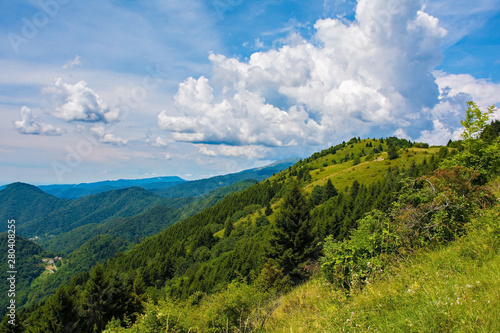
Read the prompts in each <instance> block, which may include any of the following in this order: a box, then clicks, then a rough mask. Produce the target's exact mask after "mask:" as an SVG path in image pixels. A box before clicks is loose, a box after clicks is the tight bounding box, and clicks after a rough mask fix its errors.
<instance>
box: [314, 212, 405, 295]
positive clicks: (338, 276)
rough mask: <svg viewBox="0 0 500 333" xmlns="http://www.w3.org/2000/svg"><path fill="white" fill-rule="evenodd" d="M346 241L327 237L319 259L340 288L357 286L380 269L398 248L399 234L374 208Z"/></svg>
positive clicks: (329, 278)
mask: <svg viewBox="0 0 500 333" xmlns="http://www.w3.org/2000/svg"><path fill="white" fill-rule="evenodd" d="M358 224H359V225H358V228H357V229H354V230H353V231H352V232H351V235H350V238H349V240H347V241H336V240H335V239H333V238H332V237H331V236H330V237H328V238H327V239H326V242H325V246H324V249H323V251H324V257H323V258H322V260H321V269H322V272H323V274H325V276H326V277H327V279H328V280H330V282H332V283H333V284H335V285H336V286H337V287H339V288H346V289H353V288H359V287H360V286H361V283H363V282H367V281H369V280H370V278H371V277H372V276H374V273H378V272H379V271H381V270H382V269H383V268H384V267H385V266H386V265H387V263H388V262H389V259H390V258H391V257H390V256H389V255H390V254H393V253H394V252H395V251H396V250H397V247H398V244H399V237H398V236H397V235H396V234H395V233H394V230H392V229H393V228H394V227H393V226H391V224H390V223H389V219H388V218H387V217H386V215H385V214H384V213H382V212H380V211H373V212H371V213H370V214H368V215H366V216H365V217H364V218H363V219H361V220H359V222H358Z"/></svg>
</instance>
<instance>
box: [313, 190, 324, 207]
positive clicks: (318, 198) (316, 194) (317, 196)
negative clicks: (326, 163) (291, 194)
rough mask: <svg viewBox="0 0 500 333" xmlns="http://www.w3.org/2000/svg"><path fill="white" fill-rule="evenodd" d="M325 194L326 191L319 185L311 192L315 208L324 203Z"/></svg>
mask: <svg viewBox="0 0 500 333" xmlns="http://www.w3.org/2000/svg"><path fill="white" fill-rule="evenodd" d="M324 192H325V191H324V188H323V186H319V185H316V186H314V188H313V190H312V192H311V202H312V204H313V205H314V206H317V205H319V204H320V203H321V202H323V198H324Z"/></svg>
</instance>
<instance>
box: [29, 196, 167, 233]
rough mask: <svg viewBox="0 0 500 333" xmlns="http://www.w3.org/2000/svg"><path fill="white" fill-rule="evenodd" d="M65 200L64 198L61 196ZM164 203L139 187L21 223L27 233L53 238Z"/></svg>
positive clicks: (85, 199)
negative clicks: (78, 228)
mask: <svg viewBox="0 0 500 333" xmlns="http://www.w3.org/2000/svg"><path fill="white" fill-rule="evenodd" d="M59 200H64V199H59ZM162 202H163V198H161V197H160V196H158V195H156V194H154V193H151V192H149V191H147V190H145V189H143V188H140V187H131V188H127V189H121V190H113V191H109V192H103V193H99V194H94V195H90V196H86V197H83V198H80V199H77V200H74V201H71V202H70V203H68V202H66V200H65V201H64V205H63V206H62V207H60V208H59V209H56V210H52V211H50V212H49V213H48V214H46V215H45V216H43V217H40V218H37V219H33V220H29V221H26V222H24V223H23V224H22V225H20V226H19V233H20V234H22V235H26V236H31V237H33V236H39V237H41V238H42V237H43V238H47V237H49V238H50V237H52V236H54V235H57V234H61V233H63V232H67V231H69V230H72V229H74V228H76V227H79V226H82V225H85V224H89V223H102V222H104V221H106V220H109V219H113V218H117V217H126V216H133V215H136V214H139V213H141V212H144V211H146V210H147V209H149V208H151V207H154V206H156V205H158V204H161V203H162Z"/></svg>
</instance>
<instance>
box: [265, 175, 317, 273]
mask: <svg viewBox="0 0 500 333" xmlns="http://www.w3.org/2000/svg"><path fill="white" fill-rule="evenodd" d="M275 224H276V229H275V230H274V233H273V239H272V241H271V249H270V253H269V257H270V258H272V259H274V260H275V261H276V262H277V264H278V266H279V267H282V268H283V270H284V275H285V276H287V275H289V276H290V278H291V279H292V280H293V281H295V282H298V281H300V280H302V279H304V278H305V275H304V273H303V272H301V271H300V270H299V269H298V265H299V264H300V263H302V262H304V261H305V260H306V258H308V257H309V255H310V251H311V249H310V246H311V241H312V239H311V235H310V225H309V207H308V203H307V201H306V200H305V198H304V195H303V194H302V192H301V189H300V188H299V186H298V184H297V183H296V182H292V183H291V184H290V187H289V188H288V190H287V192H286V194H285V196H284V197H283V204H282V206H281V209H280V211H279V212H278V214H277V216H276V220H275Z"/></svg>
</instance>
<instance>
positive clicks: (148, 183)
mask: <svg viewBox="0 0 500 333" xmlns="http://www.w3.org/2000/svg"><path fill="white" fill-rule="evenodd" d="M184 182H186V180H184V179H182V178H180V177H176V176H172V177H154V178H145V179H119V180H106V181H101V182H96V183H82V184H64V185H40V186H38V188H39V189H41V190H43V191H44V192H46V193H48V194H52V195H53V196H56V197H58V198H65V199H77V198H81V197H84V196H87V195H91V194H97V193H101V192H106V191H111V190H119V189H123V188H127V187H133V186H138V187H142V188H144V189H147V190H150V189H158V188H167V187H171V186H174V185H178V184H182V183H184Z"/></svg>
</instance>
